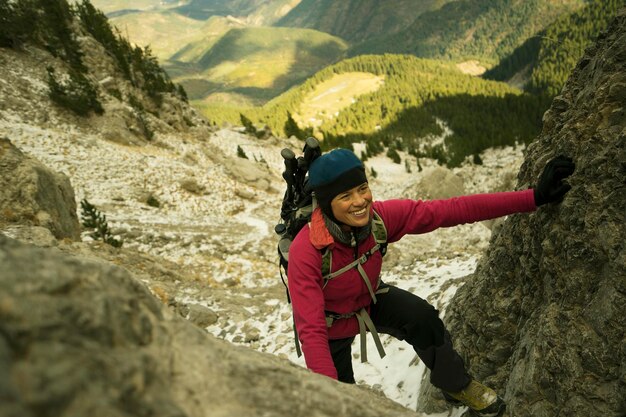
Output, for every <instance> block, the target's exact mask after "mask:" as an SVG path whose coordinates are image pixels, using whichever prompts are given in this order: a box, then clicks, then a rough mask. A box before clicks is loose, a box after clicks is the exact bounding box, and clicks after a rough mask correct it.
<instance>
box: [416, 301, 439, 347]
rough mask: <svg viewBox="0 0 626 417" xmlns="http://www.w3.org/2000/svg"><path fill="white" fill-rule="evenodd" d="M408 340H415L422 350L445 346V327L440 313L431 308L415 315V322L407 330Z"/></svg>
mask: <svg viewBox="0 0 626 417" xmlns="http://www.w3.org/2000/svg"><path fill="white" fill-rule="evenodd" d="M407 333H408V337H407V339H413V342H414V343H415V344H417V347H419V348H420V349H426V348H427V347H430V346H435V347H438V346H441V345H443V344H444V335H445V326H444V325H443V321H441V319H440V318H439V311H437V310H436V309H435V308H434V307H432V306H429V308H427V309H422V311H420V312H419V314H415V315H414V319H413V321H412V322H411V323H410V324H409V326H408V328H407Z"/></svg>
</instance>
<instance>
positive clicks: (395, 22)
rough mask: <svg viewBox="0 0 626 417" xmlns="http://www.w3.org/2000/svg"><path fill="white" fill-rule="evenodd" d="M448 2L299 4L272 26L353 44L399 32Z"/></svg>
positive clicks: (327, 0) (322, 0) (314, 0)
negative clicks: (304, 30)
mask: <svg viewBox="0 0 626 417" xmlns="http://www.w3.org/2000/svg"><path fill="white" fill-rule="evenodd" d="M449 1H450V0H425V1H419V2H416V1H415V0H388V1H384V2H381V1H377V0H365V1H363V0H346V1H333V0H302V1H301V2H300V4H298V5H297V6H296V7H294V8H293V9H292V10H291V11H290V12H289V13H288V14H287V15H286V16H284V17H283V18H282V19H280V20H279V21H278V22H276V23H275V25H276V26H287V27H294V28H297V27H300V28H302V27H305V28H311V29H316V30H319V31H322V32H326V33H330V34H332V35H335V36H338V37H340V38H342V39H345V40H347V41H349V42H351V43H354V42H359V41H362V40H365V39H370V38H374V37H379V36H383V35H389V34H391V33H396V32H399V31H400V30H402V29H405V28H406V27H408V26H409V25H410V24H411V23H412V22H413V21H414V20H415V18H416V17H418V16H419V15H421V14H422V13H424V12H427V11H432V10H436V9H438V8H440V7H441V6H442V5H443V4H445V3H447V2H449Z"/></svg>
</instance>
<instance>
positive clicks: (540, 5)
mask: <svg viewBox="0 0 626 417" xmlns="http://www.w3.org/2000/svg"><path fill="white" fill-rule="evenodd" d="M583 4H584V2H583V1H582V0H563V1H561V0H559V1H556V0H527V1H519V0H460V1H455V2H451V3H447V4H445V5H444V6H443V7H441V8H440V9H438V10H435V11H431V12H426V13H423V14H421V15H420V16H419V17H417V19H416V20H415V21H414V22H413V23H412V24H411V25H410V26H409V27H407V28H406V29H404V30H403V31H401V32H399V33H397V34H392V35H390V36H382V37H380V38H377V39H372V40H370V41H366V42H363V43H361V44H358V45H356V46H354V47H353V48H351V50H350V52H349V54H350V55H351V56H354V55H360V54H367V53H405V54H413V55H416V56H419V57H426V58H442V59H453V60H466V59H478V60H480V61H481V62H482V63H485V64H489V66H492V65H493V64H495V63H497V62H498V61H499V60H500V59H501V58H503V57H505V56H506V55H508V54H509V53H511V52H512V51H513V50H514V49H515V48H516V47H518V46H520V45H521V44H522V43H523V42H524V41H525V40H526V39H528V38H529V37H531V36H534V35H535V34H536V33H537V32H539V31H541V30H542V29H544V28H545V27H546V26H548V25H549V24H550V23H552V22H553V21H554V20H555V19H556V18H558V17H559V16H561V15H563V14H569V13H570V12H572V11H574V10H576V9H578V8H580V7H582V6H583Z"/></svg>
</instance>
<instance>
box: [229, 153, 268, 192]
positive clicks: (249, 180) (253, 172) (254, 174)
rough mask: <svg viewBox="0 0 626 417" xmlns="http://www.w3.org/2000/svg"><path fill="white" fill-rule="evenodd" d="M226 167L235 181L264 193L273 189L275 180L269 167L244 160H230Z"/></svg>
mask: <svg viewBox="0 0 626 417" xmlns="http://www.w3.org/2000/svg"><path fill="white" fill-rule="evenodd" d="M224 166H225V167H226V169H227V170H228V173H229V174H230V175H231V177H232V178H233V179H234V180H235V181H238V182H242V183H244V184H247V185H250V186H252V187H255V188H257V189H259V190H263V191H267V190H269V189H270V188H271V184H272V181H273V179H272V178H271V174H270V172H269V170H268V169H267V167H264V166H262V165H259V164H258V163H255V162H253V161H250V160H249V159H244V158H228V160H227V161H225V165H224Z"/></svg>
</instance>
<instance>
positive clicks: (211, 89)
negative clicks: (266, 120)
mask: <svg viewBox="0 0 626 417" xmlns="http://www.w3.org/2000/svg"><path fill="white" fill-rule="evenodd" d="M346 49H347V45H346V44H345V42H344V41H342V40H341V39H339V38H336V37H334V36H331V35H328V34H326V33H323V32H318V31H314V30H311V29H291V28H273V27H259V28H242V29H232V30H230V31H229V32H227V33H226V34H225V35H224V36H222V37H221V38H220V39H219V40H218V41H217V42H216V43H215V44H214V45H213V46H212V47H211V48H210V49H209V51H208V52H206V53H205V54H204V55H203V56H201V57H200V58H199V59H198V60H197V61H196V62H194V63H193V66H192V67H189V70H188V71H187V72H185V69H184V68H182V67H181V68H178V70H179V72H177V77H176V78H175V79H176V80H177V81H178V82H180V83H181V84H182V85H184V86H185V88H186V89H187V90H188V92H189V95H190V97H191V98H192V99H196V100H200V101H204V100H206V99H207V96H209V95H210V94H213V93H218V92H219V93H234V94H240V95H243V96H246V97H248V98H249V99H251V100H256V101H258V100H262V101H263V102H265V101H267V100H269V99H271V98H273V97H275V96H277V95H278V94H280V93H282V92H284V91H285V90H287V89H288V88H290V87H291V86H293V85H295V84H298V83H301V82H303V81H304V80H306V79H307V78H308V77H309V76H311V75H312V74H314V73H315V72H316V71H318V70H320V69H321V68H324V67H326V66H327V65H329V64H332V63H334V62H336V61H337V60H339V59H340V58H341V57H342V56H343V54H344V52H345V50H346ZM209 99H210V98H209Z"/></svg>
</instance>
